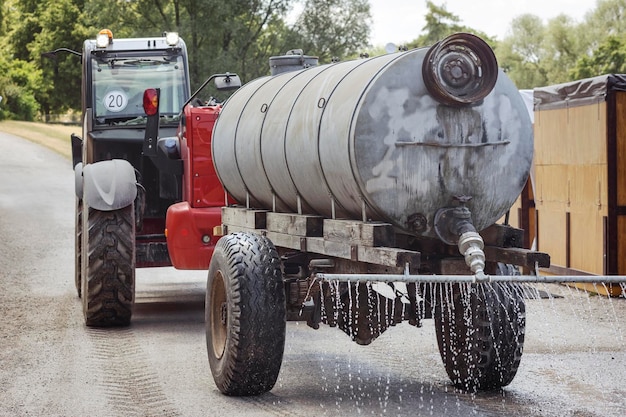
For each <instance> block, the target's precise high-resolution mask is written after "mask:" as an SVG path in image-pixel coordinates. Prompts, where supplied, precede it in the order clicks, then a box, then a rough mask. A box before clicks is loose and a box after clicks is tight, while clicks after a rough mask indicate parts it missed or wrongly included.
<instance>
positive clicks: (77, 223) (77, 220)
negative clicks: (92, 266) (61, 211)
mask: <svg viewBox="0 0 626 417" xmlns="http://www.w3.org/2000/svg"><path fill="white" fill-rule="evenodd" d="M82 234H83V200H81V199H80V198H78V197H77V198H76V212H75V215H74V284H75V285H76V292H77V293H78V298H80V297H81V291H82V288H81V287H82V284H81V269H82V265H81V253H82V239H83V236H82Z"/></svg>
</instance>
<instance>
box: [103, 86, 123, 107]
mask: <svg viewBox="0 0 626 417" xmlns="http://www.w3.org/2000/svg"><path fill="white" fill-rule="evenodd" d="M103 101H104V107H105V108H106V109H107V110H108V111H111V112H114V113H117V112H120V111H122V110H124V109H125V108H126V106H127V105H128V96H126V93H124V92H123V91H120V90H113V91H109V92H108V93H106V95H105V96H104V99H103Z"/></svg>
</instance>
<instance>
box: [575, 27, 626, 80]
mask: <svg viewBox="0 0 626 417" xmlns="http://www.w3.org/2000/svg"><path fill="white" fill-rule="evenodd" d="M625 73H626V41H624V40H623V39H622V38H621V37H617V36H609V37H608V38H607V39H606V40H604V42H602V43H601V44H600V45H599V46H598V48H597V49H596V50H595V51H594V52H593V53H592V55H591V56H583V57H582V58H580V59H579V60H578V62H577V63H576V66H575V67H574V68H573V69H572V70H571V71H570V74H571V77H572V78H574V79H582V78H590V77H594V76H596V75H602V74H625Z"/></svg>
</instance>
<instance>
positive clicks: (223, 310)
mask: <svg viewBox="0 0 626 417" xmlns="http://www.w3.org/2000/svg"><path fill="white" fill-rule="evenodd" d="M210 302H211V305H210V307H209V308H210V311H211V316H210V326H211V342H212V343H211V344H212V345H213V354H214V355H215V357H216V358H217V359H220V358H221V357H222V355H223V354H224V350H225V349H226V334H227V331H228V327H227V324H228V306H227V303H226V286H225V285H224V277H223V275H222V272H221V271H218V272H217V273H216V274H215V277H214V278H213V285H212V286H211V300H210Z"/></svg>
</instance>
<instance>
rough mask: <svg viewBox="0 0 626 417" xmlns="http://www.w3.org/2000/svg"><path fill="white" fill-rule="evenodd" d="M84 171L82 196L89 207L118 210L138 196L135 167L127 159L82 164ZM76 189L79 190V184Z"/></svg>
mask: <svg viewBox="0 0 626 417" xmlns="http://www.w3.org/2000/svg"><path fill="white" fill-rule="evenodd" d="M81 165H82V164H81ZM77 170H78V165H77ZM77 170H76V172H77ZM82 173H83V175H82V177H83V178H82V184H83V185H82V198H83V200H84V201H85V202H86V203H87V205H88V206H89V207H92V208H95V209H96V210H101V211H111V210H118V209H121V208H124V207H126V206H128V205H130V204H131V203H132V202H133V201H134V200H135V198H136V197H137V178H136V177H135V168H134V167H133V166H132V165H131V164H130V162H128V161H126V160H123V159H112V160H109V161H100V162H96V163H93V164H87V165H84V166H82ZM77 180H78V176H77ZM77 182H80V181H77ZM76 191H77V192H78V191H79V186H78V185H77V186H76ZM77 195H78V194H77ZM79 198H80V196H79Z"/></svg>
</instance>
